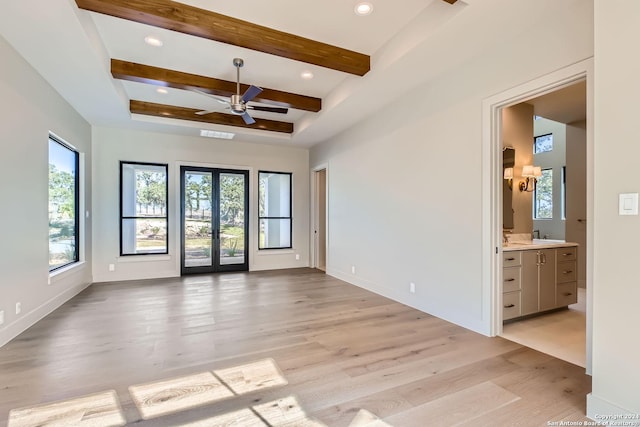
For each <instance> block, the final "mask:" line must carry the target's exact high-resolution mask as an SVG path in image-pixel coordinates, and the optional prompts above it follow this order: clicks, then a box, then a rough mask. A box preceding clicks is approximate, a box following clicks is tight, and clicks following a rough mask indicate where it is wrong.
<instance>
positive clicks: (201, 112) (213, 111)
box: [196, 110, 218, 116]
mask: <svg viewBox="0 0 640 427" xmlns="http://www.w3.org/2000/svg"><path fill="white" fill-rule="evenodd" d="M217 112H218V110H204V111H196V114H197V115H198V116H204V115H205V114H211V113H217Z"/></svg>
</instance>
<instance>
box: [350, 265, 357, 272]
mask: <svg viewBox="0 0 640 427" xmlns="http://www.w3.org/2000/svg"><path fill="white" fill-rule="evenodd" d="M351 274H356V266H355V265H352V266H351Z"/></svg>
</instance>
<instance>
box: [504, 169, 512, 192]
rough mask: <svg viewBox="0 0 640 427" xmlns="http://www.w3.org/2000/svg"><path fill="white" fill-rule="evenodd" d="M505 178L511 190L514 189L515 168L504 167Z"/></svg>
mask: <svg viewBox="0 0 640 427" xmlns="http://www.w3.org/2000/svg"><path fill="white" fill-rule="evenodd" d="M504 179H506V180H507V185H508V186H509V190H513V168H504Z"/></svg>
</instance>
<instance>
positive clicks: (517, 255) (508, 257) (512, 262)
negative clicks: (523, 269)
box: [502, 251, 522, 267]
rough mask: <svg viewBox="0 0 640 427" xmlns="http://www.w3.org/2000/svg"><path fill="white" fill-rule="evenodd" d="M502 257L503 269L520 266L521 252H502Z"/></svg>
mask: <svg viewBox="0 0 640 427" xmlns="http://www.w3.org/2000/svg"><path fill="white" fill-rule="evenodd" d="M502 256H503V259H502V266H503V267H515V266H518V265H520V264H522V252H520V251H509V252H503V253H502Z"/></svg>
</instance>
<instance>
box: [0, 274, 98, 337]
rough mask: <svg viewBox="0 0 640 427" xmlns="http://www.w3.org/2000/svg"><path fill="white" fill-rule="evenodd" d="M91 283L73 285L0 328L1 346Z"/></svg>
mask: <svg viewBox="0 0 640 427" xmlns="http://www.w3.org/2000/svg"><path fill="white" fill-rule="evenodd" d="M90 284H91V282H89V283H84V284H80V285H76V286H73V287H71V288H69V289H67V290H66V291H64V292H62V293H60V294H58V295H56V296H55V297H53V298H51V299H50V300H48V301H45V302H44V303H42V304H40V305H39V306H38V307H36V308H34V309H33V310H31V311H30V312H28V313H25V314H24V316H21V317H19V318H18V319H16V320H14V321H13V322H11V323H9V324H8V325H6V326H5V327H4V328H2V329H0V347H2V346H4V345H5V344H6V343H8V342H9V341H11V340H12V339H14V338H15V337H17V336H18V335H20V334H21V333H23V332H24V331H26V330H27V329H29V328H30V327H31V326H33V325H35V324H36V323H37V322H38V321H39V320H42V319H43V318H44V317H45V316H47V315H48V314H49V313H51V312H52V311H53V310H55V309H56V308H58V307H60V306H61V305H62V304H64V303H65V302H67V301H69V300H70V299H71V298H73V297H74V296H76V295H78V294H79V293H80V292H82V291H83V290H84V289H86V288H87V287H88V286H89V285H90Z"/></svg>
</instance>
